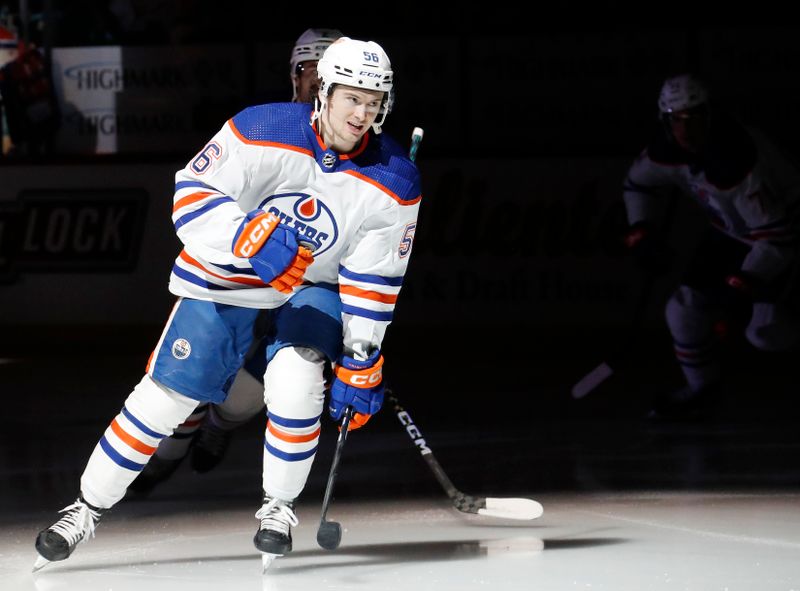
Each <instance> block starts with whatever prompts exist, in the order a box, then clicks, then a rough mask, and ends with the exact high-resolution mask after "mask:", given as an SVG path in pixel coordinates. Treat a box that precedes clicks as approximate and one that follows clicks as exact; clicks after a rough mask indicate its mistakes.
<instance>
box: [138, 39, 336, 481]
mask: <svg viewBox="0 0 800 591" xmlns="http://www.w3.org/2000/svg"><path fill="white" fill-rule="evenodd" d="M342 36H343V33H342V32H341V31H339V30H338V29H325V28H310V29H307V30H305V31H304V32H303V33H302V34H301V35H300V36H299V37H298V38H297V40H296V41H295V43H294V46H293V47H292V50H291V53H290V56H289V78H290V81H291V85H292V102H299V103H312V102H313V101H314V97H315V96H316V95H317V92H318V91H319V77H318V76H317V62H318V61H319V59H320V58H321V57H322V54H323V53H324V52H325V50H326V49H327V48H328V47H329V46H330V44H331V43H333V42H334V41H335V40H336V39H338V38H339V37H342ZM267 320H268V319H267V318H266V316H265V314H263V313H262V314H261V315H259V318H258V320H257V321H256V323H255V331H256V334H255V339H254V342H253V345H252V347H251V350H250V352H248V354H247V357H246V359H245V362H244V365H243V366H242V369H240V370H239V372H238V373H237V374H236V378H235V380H234V382H233V384H232V385H231V387H230V390H229V392H228V396H227V398H226V399H225V401H224V402H222V403H220V404H200V405H199V406H198V407H197V408H196V409H195V411H194V412H193V413H192V415H191V416H190V417H188V419H187V420H186V421H185V422H184V423H183V424H181V425H179V426H178V428H177V429H176V430H175V432H174V433H173V434H172V435H170V436H169V437H167V438H165V439H164V440H163V441H161V443H159V445H158V448H157V449H156V451H155V453H154V454H153V456H152V458H151V459H150V461H149V462H148V463H147V465H146V466H145V468H144V469H143V470H142V471H141V473H140V474H139V476H137V477H136V479H135V480H134V481H133V482H132V483H131V485H130V487H129V489H130V490H132V491H134V492H136V493H139V494H147V493H149V492H150V491H151V490H152V489H153V488H154V487H155V486H156V485H157V484H159V483H160V482H163V481H164V480H166V479H168V478H169V477H170V476H172V474H173V473H174V472H175V471H176V470H177V469H178V467H179V466H180V465H181V463H182V462H183V460H184V458H185V457H186V455H187V454H188V453H189V451H190V449H191V467H192V470H194V471H195V472H198V473H205V472H208V471H209V470H212V469H213V468H214V467H216V466H217V465H218V464H219V462H220V461H221V460H222V458H223V456H224V455H225V452H226V451H227V449H228V446H229V444H230V439H231V434H232V432H233V431H234V430H235V429H236V428H237V427H240V426H241V425H244V424H245V423H247V422H249V421H250V420H251V419H252V418H253V417H255V416H256V415H259V414H261V413H262V412H263V409H264V385H263V379H264V370H265V368H266V356H265V347H266V341H264V340H263V334H264V330H265V329H266V327H265V324H266V323H267Z"/></svg>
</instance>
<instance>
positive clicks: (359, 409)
mask: <svg viewBox="0 0 800 591" xmlns="http://www.w3.org/2000/svg"><path fill="white" fill-rule="evenodd" d="M333 373H334V376H335V377H334V380H333V384H332V385H331V402H330V406H329V408H328V410H329V412H330V415H331V417H333V418H334V419H335V420H337V421H338V420H339V419H340V418H342V414H344V411H345V409H346V408H347V407H348V406H352V407H353V409H354V410H355V414H354V415H353V418H352V420H351V421H350V426H349V429H358V428H359V427H361V426H363V425H364V424H366V422H367V421H368V420H369V418H370V417H371V416H372V415H373V414H375V413H376V412H378V411H379V410H380V409H381V406H382V405H383V356H382V355H381V352H380V350H378V351H375V352H374V353H373V354H372V355H370V356H369V358H368V359H365V360H364V361H359V360H358V359H353V358H352V357H348V356H346V355H342V356H341V357H340V358H339V360H338V361H337V362H336V365H335V366H334V368H333Z"/></svg>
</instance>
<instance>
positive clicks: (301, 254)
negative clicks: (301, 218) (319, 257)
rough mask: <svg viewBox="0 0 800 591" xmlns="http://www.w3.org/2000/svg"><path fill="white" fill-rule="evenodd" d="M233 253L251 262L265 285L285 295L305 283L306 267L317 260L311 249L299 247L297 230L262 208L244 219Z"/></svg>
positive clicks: (237, 233)
mask: <svg viewBox="0 0 800 591" xmlns="http://www.w3.org/2000/svg"><path fill="white" fill-rule="evenodd" d="M231 250H232V251H233V254H235V255H236V256H238V257H243V258H247V259H249V260H250V264H251V265H252V267H253V270H254V271H255V272H256V274H257V275H258V276H259V277H260V278H261V280H262V281H263V282H264V283H267V284H269V285H271V286H272V287H274V288H275V289H277V290H279V291H282V292H284V293H291V291H292V287H294V286H295V285H298V284H300V283H302V281H303V275H304V274H305V270H306V268H307V267H308V265H310V264H311V263H312V262H313V260H314V257H313V256H312V255H311V251H310V250H308V249H306V248H304V247H301V246H299V245H298V242H297V230H295V229H294V228H290V227H289V226H287V225H285V224H281V223H280V218H279V217H278V216H276V215H275V214H274V213H271V212H266V211H264V210H262V209H256V210H253V211H251V212H249V213H248V214H247V215H246V216H245V218H244V220H242V223H241V224H240V225H239V228H238V229H237V230H236V234H235V235H234V237H233V246H232V248H231Z"/></svg>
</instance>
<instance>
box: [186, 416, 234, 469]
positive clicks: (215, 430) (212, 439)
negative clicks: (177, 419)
mask: <svg viewBox="0 0 800 591" xmlns="http://www.w3.org/2000/svg"><path fill="white" fill-rule="evenodd" d="M230 441H231V432H230V431H226V430H225V429H220V428H219V427H217V426H216V425H214V423H212V422H210V421H209V420H208V419H206V421H205V422H204V423H203V426H202V427H200V430H199V431H198V433H197V437H196V439H195V440H194V444H193V446H192V470H194V471H195V472H199V473H200V474H203V473H205V472H208V471H210V470H213V469H214V468H216V466H217V464H219V463H220V462H221V461H222V458H223V457H224V456H225V452H226V451H227V449H228V444H229V443H230Z"/></svg>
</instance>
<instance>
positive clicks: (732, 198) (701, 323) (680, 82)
mask: <svg viewBox="0 0 800 591" xmlns="http://www.w3.org/2000/svg"><path fill="white" fill-rule="evenodd" d="M658 108H659V114H660V117H661V126H660V131H659V132H658V133H657V134H656V136H655V137H654V139H653V140H652V141H651V143H650V144H649V145H648V146H647V148H646V149H645V150H644V151H643V152H642V153H641V154H640V155H639V157H638V158H636V160H635V161H634V162H633V164H632V165H631V167H630V169H629V171H628V174H627V178H626V180H625V184H624V201H625V206H626V210H627V216H628V222H629V223H630V231H629V233H628V235H627V237H626V243H627V244H628V246H630V247H631V248H632V249H633V251H634V253H636V254H637V255H638V256H639V257H640V259H641V261H642V262H643V263H644V264H645V265H656V266H657V265H659V264H661V262H662V259H661V257H660V256H659V253H663V249H662V248H661V246H660V245H659V232H658V222H659V215H660V214H661V212H663V211H664V201H665V200H666V199H667V198H668V195H669V192H670V189H675V188H677V189H678V190H679V191H680V192H681V193H683V194H685V195H687V196H689V197H691V198H692V199H694V201H695V202H696V203H697V204H698V205H699V207H700V209H701V211H703V212H704V214H705V216H706V217H707V219H708V227H707V231H706V235H705V236H704V237H703V239H702V240H701V241H700V243H699V246H698V248H697V250H696V252H694V253H693V256H692V257H691V261H690V263H689V264H688V266H687V268H686V270H685V272H684V273H683V276H682V278H681V280H680V285H679V286H678V287H677V289H676V290H675V291H674V293H673V294H672V295H671V297H670V298H669V300H668V302H667V305H666V321H667V325H668V328H669V330H670V333H671V335H672V337H673V342H674V351H675V356H676V359H677V361H678V363H679V364H680V367H681V370H682V372H683V375H684V377H685V379H686V386H685V387H684V388H681V389H679V390H678V391H677V392H672V393H670V394H668V395H664V396H661V397H659V398H658V399H657V400H656V403H655V408H654V409H653V411H652V413H651V416H652V417H653V418H686V417H693V416H695V417H696V416H702V415H703V414H705V413H706V412H707V411H709V410H711V406H712V405H713V403H714V402H715V401H717V400H718V399H719V396H720V394H721V393H722V391H723V390H724V387H723V375H722V366H721V361H722V360H721V359H720V356H719V348H718V336H719V331H718V330H715V327H718V326H723V325H727V326H731V323H733V325H734V326H735V325H736V323H737V319H738V324H739V326H741V327H742V328H743V329H744V331H745V335H746V338H747V339H748V340H749V341H750V343H752V345H754V346H755V347H757V348H759V349H762V350H781V349H786V348H789V347H791V346H793V345H794V343H795V339H796V324H795V319H794V317H793V316H792V314H791V313H790V312H791V310H790V306H788V304H789V302H788V301H787V297H788V292H789V290H790V289H791V278H792V276H793V269H794V267H795V265H796V264H797V257H796V255H797V253H796V244H797V238H798V204H799V203H800V174H798V171H797V170H796V169H795V168H794V167H793V166H792V165H791V164H790V163H789V162H788V161H787V159H786V158H784V157H783V156H782V155H781V154H780V153H779V152H778V150H776V149H775V147H774V146H773V145H772V144H771V143H769V142H768V141H767V140H766V138H764V137H763V135H762V134H759V133H757V132H756V131H754V130H752V129H747V128H745V127H744V126H742V125H740V124H739V123H738V122H736V121H735V120H734V119H733V118H732V117H731V116H730V115H728V114H726V113H724V112H723V111H722V110H721V109H720V108H719V107H718V106H717V105H716V104H715V103H714V101H712V100H711V97H710V96H709V89H708V87H707V86H706V85H705V84H704V83H703V82H702V81H701V80H700V79H699V78H697V77H696V76H693V75H690V74H682V75H679V76H675V77H671V78H668V79H667V80H666V81H665V82H664V83H663V86H662V88H661V92H660V96H659V99H658ZM661 240H663V238H662V239H661Z"/></svg>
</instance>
